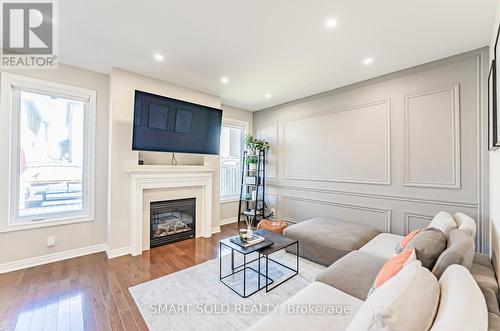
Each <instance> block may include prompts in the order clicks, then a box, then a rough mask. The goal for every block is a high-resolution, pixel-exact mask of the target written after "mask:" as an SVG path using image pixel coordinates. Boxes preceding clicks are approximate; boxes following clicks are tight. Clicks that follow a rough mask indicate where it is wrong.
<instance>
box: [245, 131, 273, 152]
mask: <svg viewBox="0 0 500 331" xmlns="http://www.w3.org/2000/svg"><path fill="white" fill-rule="evenodd" d="M245 145H246V147H247V152H248V155H255V154H257V153H256V152H258V151H267V150H268V149H269V143H268V142H267V141H265V140H262V139H257V138H254V137H253V136H251V135H248V136H246V137H245Z"/></svg>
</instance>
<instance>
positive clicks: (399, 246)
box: [394, 229, 423, 254]
mask: <svg viewBox="0 0 500 331" xmlns="http://www.w3.org/2000/svg"><path fill="white" fill-rule="evenodd" d="M422 230H423V229H416V230H413V231H412V232H410V233H408V234H407V235H406V236H405V237H404V238H403V239H401V241H400V242H399V243H398V244H397V245H396V247H395V248H394V254H399V253H401V252H402V251H403V249H405V248H406V246H408V244H409V243H410V241H411V240H412V239H413V238H415V236H416V235H417V234H418V233H419V232H420V231H422Z"/></svg>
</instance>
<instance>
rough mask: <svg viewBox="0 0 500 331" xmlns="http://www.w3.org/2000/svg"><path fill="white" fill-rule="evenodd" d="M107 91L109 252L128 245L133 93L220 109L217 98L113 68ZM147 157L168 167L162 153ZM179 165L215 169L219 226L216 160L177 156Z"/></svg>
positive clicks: (134, 158)
mask: <svg viewBox="0 0 500 331" xmlns="http://www.w3.org/2000/svg"><path fill="white" fill-rule="evenodd" d="M109 84H110V87H109V91H110V107H111V112H110V116H111V119H110V134H111V137H110V169H109V181H110V184H109V185H110V196H109V211H110V213H109V227H108V246H109V248H110V250H111V251H113V250H121V249H126V247H128V246H129V242H130V209H129V206H130V203H131V202H130V196H129V195H130V188H129V183H130V181H129V175H128V173H127V172H126V170H127V169H130V168H135V167H137V162H138V160H139V153H138V152H136V151H132V125H133V124H132V121H133V110H134V91H135V90H141V91H145V92H149V93H153V94H158V95H163V96H167V97H171V98H175V99H180V100H184V101H188V102H193V103H197V104H201V105H205V106H209V107H214V108H220V107H221V102H220V98H219V97H217V96H213V95H209V94H206V93H202V92H198V91H195V90H192V89H189V88H185V87H181V86H177V85H173V84H169V83H167V82H164V81H160V80H157V79H152V78H149V77H145V76H141V75H138V74H134V73H131V72H128V71H124V70H121V69H117V68H113V70H112V71H111V74H110V80H109ZM144 155H147V158H148V160H149V162H150V163H155V164H164V163H165V162H166V163H167V164H168V163H169V162H170V158H169V157H165V154H161V153H144V154H143V153H141V157H143V156H144ZM176 157H177V159H178V161H179V163H178V164H180V165H181V164H205V165H208V166H210V167H212V168H214V169H217V171H216V176H215V177H214V183H215V185H214V191H213V200H212V201H213V202H214V206H213V209H212V210H213V215H212V218H213V224H212V226H216V225H217V224H218V220H219V216H220V211H219V176H218V174H219V171H218V169H219V157H218V156H196V155H186V154H177V153H176Z"/></svg>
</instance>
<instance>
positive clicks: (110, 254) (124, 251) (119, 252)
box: [106, 246, 130, 259]
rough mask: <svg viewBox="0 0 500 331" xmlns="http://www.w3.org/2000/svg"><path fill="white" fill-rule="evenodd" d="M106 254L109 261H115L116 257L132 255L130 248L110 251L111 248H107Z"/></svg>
mask: <svg viewBox="0 0 500 331" xmlns="http://www.w3.org/2000/svg"><path fill="white" fill-rule="evenodd" d="M106 254H107V255H108V259H113V258H115V257H119V256H124V255H128V254H130V247H122V248H117V249H109V247H107V246H106Z"/></svg>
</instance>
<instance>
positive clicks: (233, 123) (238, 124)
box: [219, 117, 250, 203]
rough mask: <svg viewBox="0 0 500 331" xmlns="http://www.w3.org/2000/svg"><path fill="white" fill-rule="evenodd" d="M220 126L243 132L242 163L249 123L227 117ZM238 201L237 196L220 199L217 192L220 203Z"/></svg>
mask: <svg viewBox="0 0 500 331" xmlns="http://www.w3.org/2000/svg"><path fill="white" fill-rule="evenodd" d="M222 125H223V126H226V127H231V128H235V129H241V130H243V139H242V140H241V155H240V163H241V162H242V161H243V160H242V158H243V151H244V150H245V140H244V139H245V136H246V135H247V134H248V130H249V126H250V125H249V123H248V122H246V121H241V120H237V119H234V118H228V117H223V118H222ZM219 170H220V165H219ZM239 200H240V197H239V195H238V196H236V197H222V196H221V195H220V190H219V201H220V203H231V202H237V201H239Z"/></svg>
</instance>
